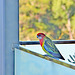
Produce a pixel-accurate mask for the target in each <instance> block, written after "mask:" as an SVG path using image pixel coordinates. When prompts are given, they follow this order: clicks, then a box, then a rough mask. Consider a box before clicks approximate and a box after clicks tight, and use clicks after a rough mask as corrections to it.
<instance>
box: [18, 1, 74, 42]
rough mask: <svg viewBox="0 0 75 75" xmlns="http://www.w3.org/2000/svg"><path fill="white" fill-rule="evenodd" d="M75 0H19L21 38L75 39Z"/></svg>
mask: <svg viewBox="0 0 75 75" xmlns="http://www.w3.org/2000/svg"><path fill="white" fill-rule="evenodd" d="M74 3H75V0H19V24H20V26H19V30H20V32H19V33H20V40H22V41H25V40H37V38H36V34H37V33H38V32H43V33H45V34H46V35H47V36H48V37H50V38H51V39H57V40H60V39H64V40H66V39H75V35H74V33H75V25H74V24H75V4H74Z"/></svg>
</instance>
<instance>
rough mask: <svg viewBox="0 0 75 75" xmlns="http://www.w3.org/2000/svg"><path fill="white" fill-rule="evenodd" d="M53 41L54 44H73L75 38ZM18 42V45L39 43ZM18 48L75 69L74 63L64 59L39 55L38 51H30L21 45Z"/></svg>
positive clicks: (35, 42) (37, 42)
mask: <svg viewBox="0 0 75 75" xmlns="http://www.w3.org/2000/svg"><path fill="white" fill-rule="evenodd" d="M53 42H54V43H55V44H75V40H61V41H53ZM19 44H20V45H35V44H39V41H20V42H19ZM19 50H21V51H24V52H27V53H29V54H32V55H35V56H38V57H40V58H43V59H46V60H48V61H52V62H54V63H57V64H60V65H63V66H65V67H68V68H71V69H74V70H75V66H74V65H71V64H68V63H66V62H64V60H63V61H60V60H56V59H54V58H51V57H47V56H43V55H41V54H39V53H36V52H33V51H30V50H28V49H26V48H23V47H22V46H20V47H19Z"/></svg>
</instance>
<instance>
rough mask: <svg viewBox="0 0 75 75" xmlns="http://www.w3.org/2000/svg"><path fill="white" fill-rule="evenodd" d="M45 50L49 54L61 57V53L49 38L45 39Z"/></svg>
mask: <svg viewBox="0 0 75 75" xmlns="http://www.w3.org/2000/svg"><path fill="white" fill-rule="evenodd" d="M44 48H45V50H46V51H47V52H49V53H50V54H52V55H54V56H57V57H59V56H60V52H59V51H58V49H57V48H56V46H55V44H54V43H53V42H52V40H51V39H49V38H48V37H45V38H44Z"/></svg>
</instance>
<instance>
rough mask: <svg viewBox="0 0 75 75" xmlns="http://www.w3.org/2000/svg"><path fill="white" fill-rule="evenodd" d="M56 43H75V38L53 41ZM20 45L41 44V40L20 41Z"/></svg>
mask: <svg viewBox="0 0 75 75" xmlns="http://www.w3.org/2000/svg"><path fill="white" fill-rule="evenodd" d="M53 42H54V43H55V44H75V40H56V41H53ZM19 44H20V45H33V44H40V43H39V41H20V42H19Z"/></svg>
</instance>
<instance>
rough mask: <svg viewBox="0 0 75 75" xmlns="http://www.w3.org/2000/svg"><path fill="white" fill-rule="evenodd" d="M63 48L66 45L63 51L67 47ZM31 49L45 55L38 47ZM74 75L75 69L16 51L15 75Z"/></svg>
mask: <svg viewBox="0 0 75 75" xmlns="http://www.w3.org/2000/svg"><path fill="white" fill-rule="evenodd" d="M63 46H64V45H62V48H63V49H65V47H67V46H65V47H63ZM58 47H59V46H58ZM69 47H71V46H69ZM74 47H75V46H74ZM26 48H28V49H29V47H28V46H26ZM72 48H73V46H72ZM30 49H31V50H36V51H35V52H38V53H40V52H42V53H41V54H44V52H43V51H42V50H40V49H41V47H40V46H37V48H36V46H33V47H32V48H31V47H30ZM59 49H60V48H59ZM66 49H68V48H66ZM39 50H40V51H39ZM61 50H62V49H61ZM65 52H67V51H65ZM64 70H65V71H64ZM74 73H75V70H73V69H70V68H67V67H64V66H61V65H59V64H56V63H53V62H50V61H47V60H45V59H42V58H39V57H37V56H34V55H31V54H28V53H26V52H23V51H20V50H15V75H74Z"/></svg>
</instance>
